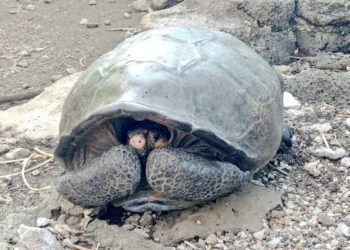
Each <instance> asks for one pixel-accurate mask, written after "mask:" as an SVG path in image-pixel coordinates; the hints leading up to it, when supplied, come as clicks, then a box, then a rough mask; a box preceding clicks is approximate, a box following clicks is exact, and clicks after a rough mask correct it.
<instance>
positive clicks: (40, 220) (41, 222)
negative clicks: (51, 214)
mask: <svg viewBox="0 0 350 250" xmlns="http://www.w3.org/2000/svg"><path fill="white" fill-rule="evenodd" d="M49 224H50V219H48V218H43V217H40V218H38V219H37V220H36V226H37V227H46V226H47V225H49Z"/></svg>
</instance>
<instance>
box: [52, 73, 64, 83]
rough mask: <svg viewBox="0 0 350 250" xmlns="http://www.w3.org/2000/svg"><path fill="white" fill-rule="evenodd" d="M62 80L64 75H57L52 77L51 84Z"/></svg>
mask: <svg viewBox="0 0 350 250" xmlns="http://www.w3.org/2000/svg"><path fill="white" fill-rule="evenodd" d="M61 78H63V75H62V74H56V75H52V76H51V77H50V80H51V82H56V81H58V80H60V79H61Z"/></svg>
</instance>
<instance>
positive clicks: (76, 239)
mask: <svg viewBox="0 0 350 250" xmlns="http://www.w3.org/2000/svg"><path fill="white" fill-rule="evenodd" d="M69 239H70V240H71V242H73V243H77V242H78V241H79V238H78V237H77V236H75V235H72V236H70V237H69Z"/></svg>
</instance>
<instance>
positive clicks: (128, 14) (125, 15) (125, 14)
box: [123, 12, 131, 19]
mask: <svg viewBox="0 0 350 250" xmlns="http://www.w3.org/2000/svg"><path fill="white" fill-rule="evenodd" d="M123 15H124V17H125V18H126V19H129V18H130V17H131V15H130V13H128V12H125V13H124V14H123Z"/></svg>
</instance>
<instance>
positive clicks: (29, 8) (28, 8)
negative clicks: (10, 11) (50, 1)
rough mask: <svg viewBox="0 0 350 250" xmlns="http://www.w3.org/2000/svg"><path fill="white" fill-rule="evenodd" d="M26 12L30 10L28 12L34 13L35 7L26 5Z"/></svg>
mask: <svg viewBox="0 0 350 250" xmlns="http://www.w3.org/2000/svg"><path fill="white" fill-rule="evenodd" d="M26 9H27V10H30V11H35V9H36V8H35V5H34V4H28V5H27V7H26Z"/></svg>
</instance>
